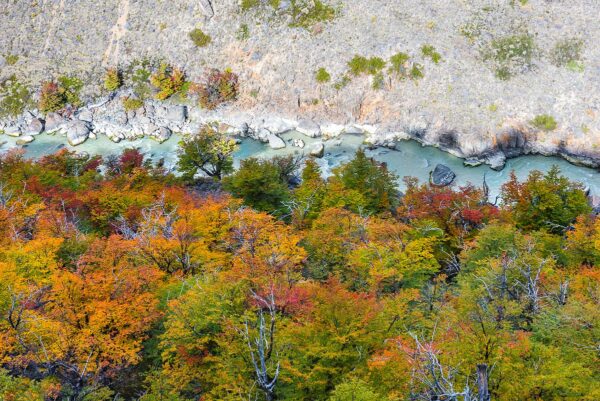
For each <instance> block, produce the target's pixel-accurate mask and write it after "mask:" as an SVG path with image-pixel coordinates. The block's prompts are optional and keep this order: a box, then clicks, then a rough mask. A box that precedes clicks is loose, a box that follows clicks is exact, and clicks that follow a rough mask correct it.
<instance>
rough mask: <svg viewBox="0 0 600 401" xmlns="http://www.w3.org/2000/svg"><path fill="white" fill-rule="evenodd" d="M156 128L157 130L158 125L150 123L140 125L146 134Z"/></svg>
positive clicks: (149, 133)
mask: <svg viewBox="0 0 600 401" xmlns="http://www.w3.org/2000/svg"><path fill="white" fill-rule="evenodd" d="M157 130H158V125H154V124H152V123H148V124H145V125H142V132H143V133H144V134H146V135H152V134H153V133H154V132H155V131H157Z"/></svg>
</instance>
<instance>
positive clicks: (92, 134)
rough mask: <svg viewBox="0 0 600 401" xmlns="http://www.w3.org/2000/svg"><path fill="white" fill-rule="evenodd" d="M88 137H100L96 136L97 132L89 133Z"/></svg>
mask: <svg viewBox="0 0 600 401" xmlns="http://www.w3.org/2000/svg"><path fill="white" fill-rule="evenodd" d="M88 138H90V139H98V137H97V136H96V134H95V133H93V132H90V134H89V135H88Z"/></svg>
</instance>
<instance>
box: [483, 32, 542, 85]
mask: <svg viewBox="0 0 600 401" xmlns="http://www.w3.org/2000/svg"><path fill="white" fill-rule="evenodd" d="M536 54H537V47H536V44H535V41H534V38H533V36H532V35H530V34H528V33H525V34H518V35H510V36H505V37H501V38H496V39H493V40H492V42H491V43H490V45H489V47H488V49H487V50H485V51H484V52H483V59H484V60H485V61H489V62H491V63H492V64H493V68H494V71H495V74H496V77H498V78H499V79H502V80H507V79H509V78H511V77H512V76H513V75H515V74H519V73H522V72H526V71H529V70H530V69H531V68H532V67H533V60H534V58H535V56H536Z"/></svg>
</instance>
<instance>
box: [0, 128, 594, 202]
mask: <svg viewBox="0 0 600 401" xmlns="http://www.w3.org/2000/svg"><path fill="white" fill-rule="evenodd" d="M281 137H282V138H283V139H284V140H285V141H286V142H287V143H288V146H287V147H286V148H284V149H280V150H273V149H271V148H270V147H269V146H268V145H267V144H263V143H261V142H259V141H255V140H252V139H248V138H246V139H243V140H242V142H241V144H240V145H239V147H238V150H237V151H236V152H235V155H234V160H235V164H236V166H237V165H239V162H240V160H243V159H245V158H249V157H260V158H268V157H273V156H275V155H288V154H301V153H302V152H304V153H306V154H308V149H310V147H311V145H312V144H313V143H315V142H317V141H321V138H317V139H313V138H309V137H306V136H305V135H302V134H300V133H298V132H294V131H292V132H288V133H285V134H282V135H281ZM16 139H17V138H13V137H9V136H6V135H3V136H0V143H2V146H0V152H3V151H7V150H8V149H10V148H14V147H18V145H16ZM292 139H302V140H303V141H304V142H305V143H306V147H305V148H304V149H300V148H298V147H293V146H291V145H290V143H289V142H290V141H291V140H292ZM363 140H364V137H363V136H362V135H348V134H346V135H342V136H340V137H339V138H335V139H330V140H328V141H325V142H324V144H325V157H323V158H322V159H319V164H320V166H321V168H322V170H323V173H324V175H326V176H327V175H330V174H331V169H332V168H334V167H335V166H338V165H340V164H341V163H343V162H346V161H348V160H350V159H351V158H352V157H353V155H354V152H355V151H356V149H358V148H359V147H360V146H361V145H362V143H363ZM178 142H179V138H178V136H177V135H173V136H172V137H171V138H170V139H169V140H168V141H166V142H164V143H158V142H156V141H154V140H152V139H150V138H141V139H137V140H133V141H121V142H120V143H114V142H112V141H111V140H109V139H108V138H107V137H106V136H104V135H100V136H99V137H98V139H88V140H87V141H86V142H85V143H83V144H81V145H79V146H77V147H72V146H69V145H68V144H67V143H66V139H65V138H64V137H63V136H60V135H48V134H41V135H38V136H36V139H35V141H33V142H31V143H29V144H27V145H25V146H24V149H25V155H26V157H30V158H39V157H41V156H44V155H47V154H51V153H53V152H56V151H57V150H58V149H61V148H63V147H66V148H67V149H70V150H75V151H77V152H87V153H89V154H100V155H109V154H115V153H120V152H121V151H122V150H123V149H126V148H132V147H135V148H139V149H140V150H141V151H142V152H144V153H145V154H146V156H147V157H149V158H152V159H153V160H159V159H161V158H162V159H164V161H165V166H167V167H168V168H174V165H175V162H176V160H177V147H178ZM367 155H369V156H371V157H374V158H375V159H376V160H379V161H383V162H386V163H387V165H388V167H389V168H390V170H392V171H394V172H395V173H396V174H398V176H400V177H404V176H412V177H416V178H418V179H419V180H420V181H422V182H426V181H427V180H428V179H429V172H430V171H431V170H433V168H434V167H435V166H436V164H438V163H442V164H445V165H446V166H448V167H450V168H451V169H452V170H453V171H454V172H455V173H456V180H455V185H465V184H467V183H472V184H474V185H478V186H480V185H482V183H483V177H484V174H485V176H486V181H487V184H488V185H489V187H490V195H491V196H492V199H493V198H494V197H495V196H496V195H498V194H499V191H500V187H501V186H502V184H503V183H504V182H506V181H507V180H508V177H509V174H510V172H511V171H513V170H514V171H515V172H516V174H517V176H518V177H519V178H521V179H524V178H526V177H527V175H528V174H529V172H530V171H532V170H540V171H542V172H545V171H548V170H549V169H550V167H551V166H552V165H557V166H558V167H559V168H560V169H561V171H562V173H563V175H565V176H567V177H568V178H569V179H571V180H575V181H580V182H582V183H583V184H584V185H585V186H587V187H588V188H589V189H590V192H591V193H592V194H594V195H600V173H598V172H597V171H595V170H594V169H590V168H586V167H579V166H575V165H573V164H571V163H569V162H567V161H566V160H564V159H561V158H558V157H544V156H521V157H518V158H515V159H511V160H509V161H508V162H507V163H506V167H505V168H504V170H502V171H494V170H492V169H490V168H489V167H488V166H486V165H481V166H477V167H466V166H464V165H463V160H462V159H460V158H458V157H455V156H452V155H450V154H448V153H446V152H443V151H441V150H439V149H436V148H434V147H429V146H421V145H420V144H419V143H417V142H415V141H401V142H399V143H398V144H397V146H396V150H391V149H387V148H377V149H374V150H367ZM403 187H404V184H403V182H400V189H401V190H402V189H403Z"/></svg>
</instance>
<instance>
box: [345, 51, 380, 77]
mask: <svg viewBox="0 0 600 401" xmlns="http://www.w3.org/2000/svg"><path fill="white" fill-rule="evenodd" d="M348 67H349V68H350V73H352V75H361V74H369V75H375V74H377V73H378V72H380V71H381V70H383V69H384V68H385V61H384V60H383V59H382V58H380V57H371V58H366V57H363V56H359V55H356V56H354V58H352V60H350V61H349V62H348Z"/></svg>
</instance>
